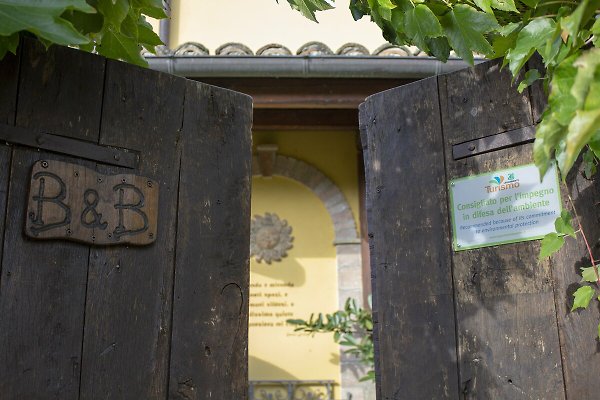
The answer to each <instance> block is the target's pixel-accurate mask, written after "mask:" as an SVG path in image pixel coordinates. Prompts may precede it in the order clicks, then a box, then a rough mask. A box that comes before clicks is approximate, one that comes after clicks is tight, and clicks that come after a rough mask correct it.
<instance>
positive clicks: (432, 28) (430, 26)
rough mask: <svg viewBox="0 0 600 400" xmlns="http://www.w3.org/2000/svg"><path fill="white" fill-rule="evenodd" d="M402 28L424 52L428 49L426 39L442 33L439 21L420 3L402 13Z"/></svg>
mask: <svg viewBox="0 0 600 400" xmlns="http://www.w3.org/2000/svg"><path fill="white" fill-rule="evenodd" d="M404 28H405V30H406V34H407V35H408V37H409V38H410V39H411V40H412V41H413V42H414V43H415V44H416V45H417V46H418V47H419V48H421V49H423V51H426V52H429V51H430V50H429V46H428V44H427V41H426V40H427V39H428V38H435V37H439V36H442V35H443V31H442V25H440V21H438V19H437V17H436V16H435V14H434V13H433V11H431V10H430V9H429V7H427V6H424V5H422V4H417V5H416V6H415V7H414V8H413V9H411V10H408V11H407V12H406V13H404Z"/></svg>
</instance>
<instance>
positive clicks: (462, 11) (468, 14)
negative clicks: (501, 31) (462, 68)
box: [440, 4, 498, 65]
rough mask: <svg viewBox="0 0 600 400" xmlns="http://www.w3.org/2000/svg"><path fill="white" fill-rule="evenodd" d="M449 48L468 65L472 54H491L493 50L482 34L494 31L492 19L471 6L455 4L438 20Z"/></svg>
mask: <svg viewBox="0 0 600 400" xmlns="http://www.w3.org/2000/svg"><path fill="white" fill-rule="evenodd" d="M440 22H441V24H442V27H443V28H444V33H445V34H446V36H447V38H448V42H449V43H450V46H452V48H453V49H454V51H456V54H458V55H459V56H460V57H462V58H463V59H464V60H465V61H467V62H468V63H469V64H471V65H472V64H473V52H478V53H482V54H492V53H493V49H492V46H491V45H490V43H489V42H488V41H487V39H486V38H485V36H484V34H486V33H488V32H490V31H492V30H494V29H496V28H497V27H498V23H497V22H496V20H495V19H494V17H492V16H490V15H489V14H486V13H484V12H481V11H477V10H476V9H474V8H473V7H471V6H468V5H464V4H457V5H456V6H455V7H454V8H453V9H452V10H451V11H449V12H447V13H446V14H445V15H444V16H443V17H441V18H440Z"/></svg>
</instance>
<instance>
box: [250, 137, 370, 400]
mask: <svg viewBox="0 0 600 400" xmlns="http://www.w3.org/2000/svg"><path fill="white" fill-rule="evenodd" d="M258 147H259V148H258V153H259V154H258V156H254V158H253V163H252V164H253V165H252V171H253V172H252V173H253V176H267V177H268V176H272V175H277V176H282V177H285V178H288V179H292V180H295V181H297V182H299V183H301V184H303V185H304V186H306V187H308V188H309V189H310V190H311V191H312V192H313V193H314V194H315V195H316V196H317V197H318V198H319V199H320V200H321V201H322V202H323V204H324V205H325V208H326V209H327V211H328V213H329V215H330V217H331V220H332V222H333V228H334V235H335V238H334V242H333V245H334V246H335V252H336V264H337V271H338V299H339V300H338V303H339V307H340V309H341V308H343V306H344V303H345V301H346V299H347V298H350V297H351V298H353V299H355V301H356V303H357V304H358V305H362V303H363V301H362V299H363V286H362V257H361V244H360V237H359V233H358V229H357V226H356V220H355V219H354V216H353V215H352V209H351V208H350V204H349V203H348V200H347V199H346V197H345V196H344V194H343V193H342V191H341V190H340V188H339V187H338V186H337V185H336V184H335V183H334V182H333V181H332V180H331V179H329V178H328V177H327V176H326V175H325V174H324V173H323V172H321V171H320V170H319V169H318V168H316V167H314V166H312V165H310V164H308V163H306V162H304V161H301V160H298V159H295V158H292V157H286V156H282V155H279V154H276V151H277V147H276V146H274V145H263V146H258ZM340 356H341V359H340V369H341V386H342V390H343V392H344V396H346V395H349V394H351V395H352V396H351V397H352V398H353V399H358V400H361V399H364V398H366V397H368V396H367V395H366V394H365V393H368V392H369V391H370V389H369V388H370V385H369V384H368V383H365V382H360V381H359V378H360V377H361V376H363V375H364V374H365V372H366V370H365V368H364V367H363V366H362V365H361V364H360V363H359V362H358V361H357V360H356V358H355V357H352V356H349V355H346V354H344V353H341V354H340Z"/></svg>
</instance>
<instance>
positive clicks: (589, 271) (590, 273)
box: [580, 267, 598, 283]
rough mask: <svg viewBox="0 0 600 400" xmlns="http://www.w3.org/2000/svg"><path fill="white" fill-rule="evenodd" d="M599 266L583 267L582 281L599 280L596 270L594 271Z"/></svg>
mask: <svg viewBox="0 0 600 400" xmlns="http://www.w3.org/2000/svg"><path fill="white" fill-rule="evenodd" d="M596 268H597V267H587V268H580V269H581V281H582V282H591V283H595V282H597V281H598V278H596V272H595V271H594V270H595V269H596Z"/></svg>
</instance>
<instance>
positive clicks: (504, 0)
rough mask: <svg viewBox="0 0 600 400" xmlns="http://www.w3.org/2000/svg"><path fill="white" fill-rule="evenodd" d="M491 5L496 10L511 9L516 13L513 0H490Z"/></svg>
mask: <svg viewBox="0 0 600 400" xmlns="http://www.w3.org/2000/svg"><path fill="white" fill-rule="evenodd" d="M491 2H492V7H493V8H495V9H496V10H502V11H512V12H516V13H518V12H519V10H517V7H516V6H515V2H514V0H491Z"/></svg>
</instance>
